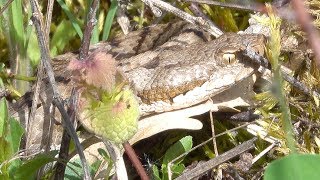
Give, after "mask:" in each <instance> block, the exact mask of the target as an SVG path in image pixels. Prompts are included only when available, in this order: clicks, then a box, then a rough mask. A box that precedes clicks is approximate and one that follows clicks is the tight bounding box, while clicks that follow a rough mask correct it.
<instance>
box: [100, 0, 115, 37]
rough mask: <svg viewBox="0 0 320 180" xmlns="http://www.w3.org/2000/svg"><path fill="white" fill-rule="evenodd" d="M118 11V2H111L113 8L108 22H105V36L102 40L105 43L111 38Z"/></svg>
mask: <svg viewBox="0 0 320 180" xmlns="http://www.w3.org/2000/svg"><path fill="white" fill-rule="evenodd" d="M117 9H118V1H117V0H111V6H110V8H109V11H108V14H107V17H106V20H105V22H104V26H103V34H102V40H103V41H105V40H107V39H108V38H109V34H110V30H111V25H112V22H113V19H114V16H115V14H116V12H117Z"/></svg>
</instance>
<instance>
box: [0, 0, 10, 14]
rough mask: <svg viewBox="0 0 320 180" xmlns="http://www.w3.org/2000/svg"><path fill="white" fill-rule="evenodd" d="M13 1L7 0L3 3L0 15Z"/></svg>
mask: <svg viewBox="0 0 320 180" xmlns="http://www.w3.org/2000/svg"><path fill="white" fill-rule="evenodd" d="M12 2H13V0H8V1H7V2H6V4H4V5H3V7H2V8H1V9H0V16H1V14H2V13H3V12H4V11H5V10H6V9H7V8H8V7H9V5H10V4H11V3H12Z"/></svg>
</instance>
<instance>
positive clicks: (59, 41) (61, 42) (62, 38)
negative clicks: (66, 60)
mask: <svg viewBox="0 0 320 180" xmlns="http://www.w3.org/2000/svg"><path fill="white" fill-rule="evenodd" d="M75 35H76V32H75V31H73V29H72V25H71V23H70V22H69V21H66V20H62V21H61V22H60V24H59V25H58V26H57V28H56V30H55V32H54V34H53V36H52V39H51V42H50V47H51V49H50V53H51V56H55V55H57V54H58V53H60V52H62V51H63V49H64V48H65V46H66V45H67V44H68V43H69V41H70V40H71V39H72V38H73V37H74V36H75Z"/></svg>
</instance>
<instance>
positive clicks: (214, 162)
mask: <svg viewBox="0 0 320 180" xmlns="http://www.w3.org/2000/svg"><path fill="white" fill-rule="evenodd" d="M256 140H257V138H256V137H254V138H252V139H250V140H249V141H246V142H244V143H242V144H240V145H238V146H237V147H235V148H233V149H231V150H229V151H227V152H225V153H223V154H221V155H219V156H217V157H215V158H213V159H210V160H209V161H207V162H205V163H203V164H201V165H200V166H196V167H195V168H193V169H191V170H189V171H187V172H185V173H183V174H182V175H180V176H179V177H178V178H176V180H179V179H193V178H195V177H198V176H199V175H201V174H203V173H204V172H206V171H208V170H210V169H212V168H214V167H216V166H218V165H219V164H221V163H223V162H226V161H228V160H230V159H232V158H234V157H236V156H238V155H240V154H242V153H244V152H246V151H248V150H250V149H253V148H254V142H255V141H256Z"/></svg>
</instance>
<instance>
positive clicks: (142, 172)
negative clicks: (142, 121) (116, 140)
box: [122, 141, 149, 180]
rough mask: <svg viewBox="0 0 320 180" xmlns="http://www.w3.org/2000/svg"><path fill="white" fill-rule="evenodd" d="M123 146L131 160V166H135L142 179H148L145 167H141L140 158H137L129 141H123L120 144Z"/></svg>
mask: <svg viewBox="0 0 320 180" xmlns="http://www.w3.org/2000/svg"><path fill="white" fill-rule="evenodd" d="M122 145H123V148H124V150H125V153H126V154H127V155H128V157H129V159H130V160H131V162H132V164H133V166H134V167H135V169H136V171H137V173H138V174H139V176H140V178H141V179H142V180H147V179H149V177H148V175H147V173H146V171H145V169H144V168H143V167H142V164H141V162H140V160H139V159H138V157H137V155H136V153H135V152H134V149H133V148H132V147H131V145H130V144H129V142H128V141H127V142H125V143H123V144H122Z"/></svg>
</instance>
